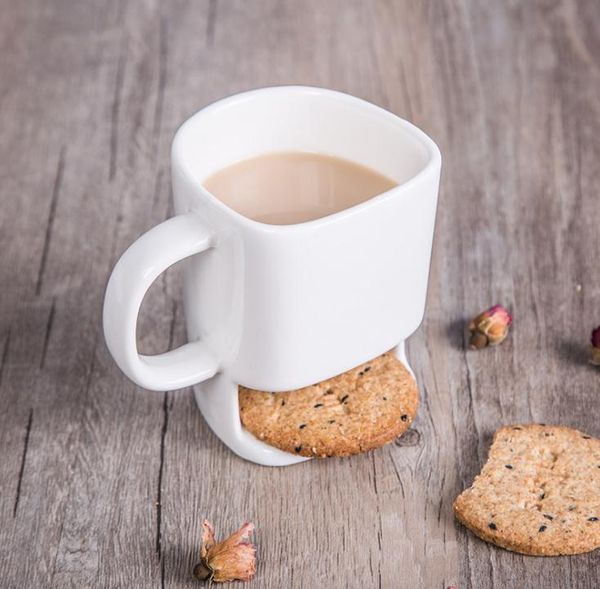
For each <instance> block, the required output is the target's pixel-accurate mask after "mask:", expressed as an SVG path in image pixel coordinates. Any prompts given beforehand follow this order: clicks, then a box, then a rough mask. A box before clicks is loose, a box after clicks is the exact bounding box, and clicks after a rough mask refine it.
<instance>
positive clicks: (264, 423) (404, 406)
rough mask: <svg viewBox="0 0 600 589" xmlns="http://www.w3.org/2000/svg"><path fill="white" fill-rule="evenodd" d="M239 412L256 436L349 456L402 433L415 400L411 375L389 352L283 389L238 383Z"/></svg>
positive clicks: (289, 447) (312, 452) (304, 450)
mask: <svg viewBox="0 0 600 589" xmlns="http://www.w3.org/2000/svg"><path fill="white" fill-rule="evenodd" d="M239 402H240V417H241V420H242V424H243V425H244V427H245V428H246V429H247V430H248V431H250V432H251V433H252V434H254V435H255V436H256V437H257V438H259V439H261V440H263V441H265V442H267V443H268V444H271V445H272V446H275V447H277V448H280V449H281V450H286V451H288V452H292V453H294V454H300V455H302V456H320V457H325V456H349V455H351V454H358V453H359V452H366V451H368V450H372V449H374V448H379V447H380V446H383V445H384V444H387V443H388V442H391V441H392V440H394V439H395V438H397V437H398V436H400V435H401V434H403V433H404V432H405V431H406V430H407V429H408V428H409V427H410V424H411V423H412V421H413V419H414V417H415V415H416V412H417V406H418V403H419V393H418V391H417V385H416V383H415V380H414V378H413V377H412V376H411V374H410V373H409V372H408V370H407V369H406V367H405V366H404V365H403V364H402V363H401V362H400V361H399V360H398V359H397V358H396V356H395V355H394V354H393V353H392V352H388V353H386V354H383V355H382V356H379V357H377V358H375V359H374V360H372V361H371V362H366V363H365V364H362V365H360V366H358V367H356V368H354V369H352V370H349V371H348V372H344V373H343V374H340V375H338V376H336V377H334V378H330V379H328V380H324V381H323V382H320V383H317V384H314V385H311V386H308V387H304V388H302V389H298V390H295V391H288V392H284V393H269V392H263V391H255V390H252V389H247V388H245V387H242V386H240V387H239Z"/></svg>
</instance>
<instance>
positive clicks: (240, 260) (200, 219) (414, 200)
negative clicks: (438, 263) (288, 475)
mask: <svg viewBox="0 0 600 589" xmlns="http://www.w3.org/2000/svg"><path fill="white" fill-rule="evenodd" d="M273 151H311V152H318V153H325V154H329V155H334V156H338V157H342V158H346V159H349V160H352V161H355V162H358V163H361V164H363V165H366V166H369V167H371V168H374V169H376V170H378V171H379V172H381V173H383V174H385V175H386V176H388V177H390V178H392V179H393V180H395V181H396V182H397V183H398V186H397V187H396V188H393V189H392V190H390V191H388V192H386V193H384V194H381V195H379V196H376V197H374V198H372V199H370V200H368V201H366V202H363V203H361V204H359V205H357V206H354V207H351V208H349V209H346V210H344V211H341V212H339V213H336V214H333V215H330V216H327V217H323V218H321V219H316V220H313V221H309V222H306V223H300V224H296V225H266V224H263V223H259V222H256V221H253V220H250V219H248V218H246V217H243V216H242V215H240V214H238V213H236V212H235V211H233V210H231V209H229V208H228V207H227V206H225V205H224V204H223V203H221V202H220V201H218V200H217V199H216V198H214V197H213V196H212V195H211V194H210V193H208V192H207V191H206V190H204V188H203V187H202V183H203V181H204V180H205V179H206V177H207V176H209V175H210V174H211V173H213V172H215V171H217V170H219V169H221V168H223V167H225V166H227V165H229V164H231V163H234V162H235V161H238V160H240V159H244V158H247V157H251V156H255V155H258V154H262V153H268V152H273ZM440 168H441V157H440V153H439V150H438V148H437V147H436V145H435V144H434V143H433V141H431V139H429V138H428V137H427V136H426V135H425V134H424V133H423V132H422V131H420V130H419V129H417V128H416V127H414V126H413V125H411V124H410V123H408V122H406V121H404V120H402V119H399V118H398V117H396V116H395V115H393V114H391V113H389V112H387V111H385V110H383V109H381V108H379V107H376V106H374V105H372V104H369V103H367V102H364V101H362V100H360V99H357V98H353V97H351V96H348V95H346V94H341V93H339V92H334V91H331V90H323V89H319V88H309V87H298V86H288V87H278V88H265V89H262V90H254V91H250V92H245V93H243V94H238V95H236V96H232V97H230V98H226V99H224V100H221V101H219V102H217V103H215V104H213V105H211V106H209V107H207V108H205V109H203V110H201V111H200V112H198V113H197V114H196V115H194V116H193V117H192V118H190V119H189V120H188V121H187V122H186V123H184V124H183V125H182V127H181V128H180V129H179V131H178V132H177V134H176V136H175V139H174V142H173V148H172V175H173V191H174V199H175V212H176V216H175V217H174V218H172V219H169V220H168V221H166V222H164V223H162V224H161V225H159V226H157V227H155V228H154V229H151V230H150V231H149V232H148V233H146V234H145V235H143V236H142V237H140V238H139V239H138V240H137V241H136V242H135V243H134V244H133V245H132V246H131V247H130V248H129V249H128V250H127V251H126V252H125V254H123V256H122V258H121V259H120V260H119V262H118V263H117V265H116V266H115V269H114V271H113V274H112V276H111V278H110V280H109V284H108V287H107V292H106V298H105V304H104V332H105V337H106V341H107V344H108V348H109V350H110V351H111V353H112V355H113V356H114V358H115V360H116V362H117V364H118V365H119V366H120V368H121V369H122V370H123V372H124V373H125V374H126V375H127V376H128V377H129V378H131V379H132V380H133V381H135V382H136V383H137V384H139V385H140V386H143V387H145V388H147V389H151V390H171V389H176V388H181V387H185V386H189V385H194V384H198V383H200V382H203V384H202V385H201V386H198V387H196V389H195V396H196V400H197V403H198V406H199V407H200V409H201V411H202V413H203V415H204V417H205V418H206V420H207V422H208V423H209V425H210V427H211V428H212V429H213V431H214V432H215V433H216V434H217V435H218V436H219V437H220V438H221V439H222V440H223V441H224V442H225V443H226V444H227V445H228V446H229V447H230V448H231V449H232V450H233V451H234V452H236V453H237V454H239V455H240V456H242V457H244V458H247V459H249V460H253V461H255V462H259V463H261V464H269V465H283V464H292V463H294V462H298V461H300V460H303V459H302V458H299V457H297V456H293V455H291V454H288V453H286V452H281V451H279V450H276V449H274V448H272V447H270V446H268V445H266V444H264V443H262V442H260V441H259V440H257V439H255V438H254V437H253V436H251V435H250V434H249V433H248V432H246V431H245V430H244V429H243V428H242V426H241V424H240V419H239V411H238V396H237V385H238V384H243V385H245V386H247V387H251V388H256V389H261V390H268V391H284V390H290V389H295V388H299V387H302V386H306V385H309V384H313V383H315V382H319V381H321V380H324V379H326V378H330V377H332V376H335V375H337V374H340V373H341V372H344V371H346V370H348V369H350V368H352V367H354V366H356V365H358V364H360V363H362V362H366V361H368V360H370V359H372V358H374V357H375V356H378V355H379V354H382V353H383V352H385V351H387V350H389V349H391V348H394V347H397V350H398V354H399V357H400V358H401V359H402V360H403V361H404V362H405V363H406V359H405V358H404V352H403V350H404V347H403V342H404V340H405V339H406V338H407V337H408V336H409V335H410V334H411V333H412V332H413V331H414V330H415V329H416V328H417V327H418V325H419V324H420V322H421V320H422V317H423V311H424V306H425V297H426V289H427V279H428V273H429V261H430V255H431V246H432V239H433V228H434V221H435V210H436V203H437V194H438V184H439V177H440ZM200 252H203V253H200ZM193 254H200V255H193ZM184 258H186V261H185V265H186V267H185V280H184V304H185V313H186V320H187V330H188V337H189V341H190V343H188V344H186V345H184V346H182V347H180V348H178V349H176V350H172V351H170V352H167V353H165V354H160V355H156V356H142V355H140V354H139V353H138V351H137V346H136V332H135V330H136V321H137V315H138V311H139V307H140V304H141V301H142V299H143V296H144V294H145V292H146V290H147V289H148V288H149V286H150V285H151V284H152V282H153V281H154V280H155V278H156V277H157V276H158V275H159V274H160V273H161V272H162V271H164V270H165V269H166V268H167V267H168V266H170V265H171V264H173V263H175V262H177V261H179V260H182V259H184Z"/></svg>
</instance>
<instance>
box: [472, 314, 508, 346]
mask: <svg viewBox="0 0 600 589" xmlns="http://www.w3.org/2000/svg"><path fill="white" fill-rule="evenodd" d="M511 323H512V317H511V316H510V313H509V312H508V311H507V310H506V309H505V308H504V307H503V306H502V305H494V306H493V307H491V308H489V309H488V310H487V311H484V312H483V313H480V314H479V315H477V317H475V319H473V321H471V323H469V331H470V332H471V339H470V340H469V346H470V347H471V348H472V349H474V350H478V349H481V348H485V347H486V346H497V345H498V344H501V343H502V342H503V341H504V340H505V339H506V336H507V335H508V328H509V326H510V324H511Z"/></svg>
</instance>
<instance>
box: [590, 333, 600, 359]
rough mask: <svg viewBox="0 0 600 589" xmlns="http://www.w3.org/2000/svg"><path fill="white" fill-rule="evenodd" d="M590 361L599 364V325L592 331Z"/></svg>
mask: <svg viewBox="0 0 600 589" xmlns="http://www.w3.org/2000/svg"><path fill="white" fill-rule="evenodd" d="M590 362H591V363H592V364H595V365H596V366H600V326H598V327H596V329H594V330H593V331H592V357H591V358H590Z"/></svg>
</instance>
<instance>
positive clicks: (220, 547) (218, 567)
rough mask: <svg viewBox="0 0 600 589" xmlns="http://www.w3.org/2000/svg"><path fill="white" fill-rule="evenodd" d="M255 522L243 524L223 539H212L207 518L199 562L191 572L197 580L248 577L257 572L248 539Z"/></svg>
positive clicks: (253, 551)
mask: <svg viewBox="0 0 600 589" xmlns="http://www.w3.org/2000/svg"><path fill="white" fill-rule="evenodd" d="M253 531H254V524H251V523H246V524H244V525H243V526H242V527H241V528H240V529H239V530H238V531H237V532H235V534H232V535H231V536H229V538H227V539H226V540H223V541H222V542H215V529H214V528H213V526H212V525H211V524H210V523H209V522H208V521H207V520H204V522H203V523H202V546H201V548H200V562H199V563H198V564H197V565H196V566H195V567H194V576H195V577H196V578H197V579H199V580H200V581H206V580H207V579H208V580H211V581H215V582H216V583H224V582H225V581H235V580H238V581H249V580H250V579H252V577H253V576H254V573H256V548H254V546H253V544H252V542H251V541H250V534H252V532H253Z"/></svg>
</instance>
